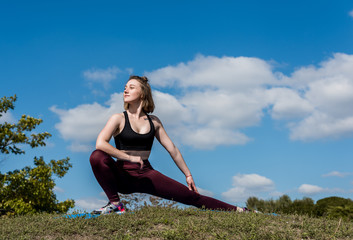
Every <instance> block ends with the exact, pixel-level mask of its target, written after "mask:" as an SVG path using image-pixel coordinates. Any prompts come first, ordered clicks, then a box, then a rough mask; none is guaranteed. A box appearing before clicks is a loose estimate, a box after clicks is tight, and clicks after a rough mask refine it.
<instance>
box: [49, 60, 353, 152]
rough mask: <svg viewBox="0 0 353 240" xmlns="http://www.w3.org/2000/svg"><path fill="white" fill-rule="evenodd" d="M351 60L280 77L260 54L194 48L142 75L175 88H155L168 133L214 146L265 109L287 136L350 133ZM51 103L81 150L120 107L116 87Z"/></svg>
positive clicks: (93, 75)
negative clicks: (64, 105)
mask: <svg viewBox="0 0 353 240" xmlns="http://www.w3.org/2000/svg"><path fill="white" fill-rule="evenodd" d="M352 66H353V55H348V54H343V53H337V54H334V55H333V57H332V58H330V59H327V60H326V61H323V62H321V63H320V64H319V65H318V67H315V66H304V67H302V68H299V69H298V70H296V71H294V72H293V73H292V74H291V75H290V76H284V75H283V74H282V73H278V72H274V70H273V67H272V65H271V64H270V62H266V61H264V60H262V59H259V58H248V57H221V58H219V57H213V56H202V55H199V56H197V57H196V58H195V59H193V60H192V61H189V62H186V63H183V62H182V63H179V64H177V65H175V66H167V67H163V68H160V69H157V70H155V71H152V72H149V73H146V75H147V76H148V77H149V78H150V80H151V85H152V87H159V88H161V89H163V88H164V87H167V88H173V91H174V92H177V93H178V94H174V95H172V94H170V93H166V92H163V91H162V90H160V91H153V95H154V100H155V103H156V112H155V114H156V115H157V116H158V117H159V118H160V119H161V120H162V122H163V123H164V125H165V126H166V129H167V131H168V133H169V134H170V135H171V137H172V139H173V140H175V141H177V142H180V143H182V144H185V145H189V146H192V147H194V148H201V149H212V148H215V147H217V146H219V145H237V144H246V143H247V142H249V141H251V140H252V139H251V136H247V135H245V134H244V133H243V132H242V130H243V129H244V128H247V127H254V126H258V125H260V124H261V120H262V118H263V116H264V114H266V113H267V112H268V113H269V114H270V115H271V117H272V118H273V119H274V120H281V121H283V122H284V123H285V126H287V127H288V129H289V133H290V138H291V139H293V140H300V141H309V140H311V141H313V140H319V139H325V138H326V139H329V138H333V139H336V138H341V137H346V136H348V137H349V136H352V135H353V108H352V107H351V106H353V68H352ZM114 69H115V70H114ZM114 69H113V68H112V69H110V70H109V69H108V70H100V71H93V70H92V71H86V78H87V79H91V80H92V81H93V80H94V81H96V80H97V81H100V80H98V79H106V80H105V81H107V82H108V83H109V81H110V80H111V79H113V76H114V74H115V75H116V73H117V71H118V69H117V68H114ZM114 71H115V72H114ZM112 72H113V73H112ZM118 98H119V99H118ZM51 110H52V111H53V112H55V113H57V114H58V115H59V117H60V122H59V123H58V124H57V125H56V127H57V129H58V130H59V131H60V133H61V135H62V136H63V138H64V139H67V140H70V141H72V142H73V145H72V146H73V147H75V145H76V147H77V149H78V150H79V149H81V150H82V151H84V150H85V148H87V143H90V141H93V140H94V139H95V138H96V137H97V135H98V133H99V131H100V130H101V129H102V127H103V126H104V124H105V122H106V121H107V119H108V118H109V116H110V115H112V114H113V113H116V112H121V111H123V101H122V93H116V94H113V95H112V96H111V99H110V100H109V101H108V102H107V103H106V105H101V104H99V103H92V104H85V105H79V106H77V107H75V108H72V109H69V110H61V109H58V108H56V107H52V108H51Z"/></svg>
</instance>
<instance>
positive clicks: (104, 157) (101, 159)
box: [89, 149, 111, 166]
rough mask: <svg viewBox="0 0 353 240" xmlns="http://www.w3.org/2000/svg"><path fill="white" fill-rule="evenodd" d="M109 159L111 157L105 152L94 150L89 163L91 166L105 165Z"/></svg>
mask: <svg viewBox="0 0 353 240" xmlns="http://www.w3.org/2000/svg"><path fill="white" fill-rule="evenodd" d="M110 159H111V156H109V154H107V153H106V152H104V151H102V150H99V149H96V150H94V151H93V152H92V154H91V156H90V158H89V161H90V163H91V165H92V166H95V165H97V164H98V165H99V164H102V163H103V164H107V163H108V161H109V160H110Z"/></svg>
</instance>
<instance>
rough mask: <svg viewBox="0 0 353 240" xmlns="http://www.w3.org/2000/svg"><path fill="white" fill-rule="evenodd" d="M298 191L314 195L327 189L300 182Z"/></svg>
mask: <svg viewBox="0 0 353 240" xmlns="http://www.w3.org/2000/svg"><path fill="white" fill-rule="evenodd" d="M298 191H299V192H300V193H303V194H306V195H315V194H318V193H322V192H326V191H327V190H325V189H324V188H322V187H319V186H316V185H310V184H302V185H300V187H299V188H298Z"/></svg>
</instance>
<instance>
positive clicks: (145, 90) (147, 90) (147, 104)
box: [124, 76, 154, 113]
mask: <svg viewBox="0 0 353 240" xmlns="http://www.w3.org/2000/svg"><path fill="white" fill-rule="evenodd" d="M131 79H135V80H137V81H138V82H139V83H140V86H141V91H142V94H141V99H142V110H143V111H144V112H145V113H152V112H153V111H154V101H153V98H152V90H151V86H150V84H149V83H148V78H147V77H145V76H143V77H140V76H130V77H129V80H128V81H130V80H131ZM128 108H129V104H128V103H125V102H124V109H125V110H128Z"/></svg>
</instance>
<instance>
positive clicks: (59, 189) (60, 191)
mask: <svg viewBox="0 0 353 240" xmlns="http://www.w3.org/2000/svg"><path fill="white" fill-rule="evenodd" d="M53 190H54V192H57V193H63V192H65V191H64V189H62V188H60V187H58V186H54V189H53Z"/></svg>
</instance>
